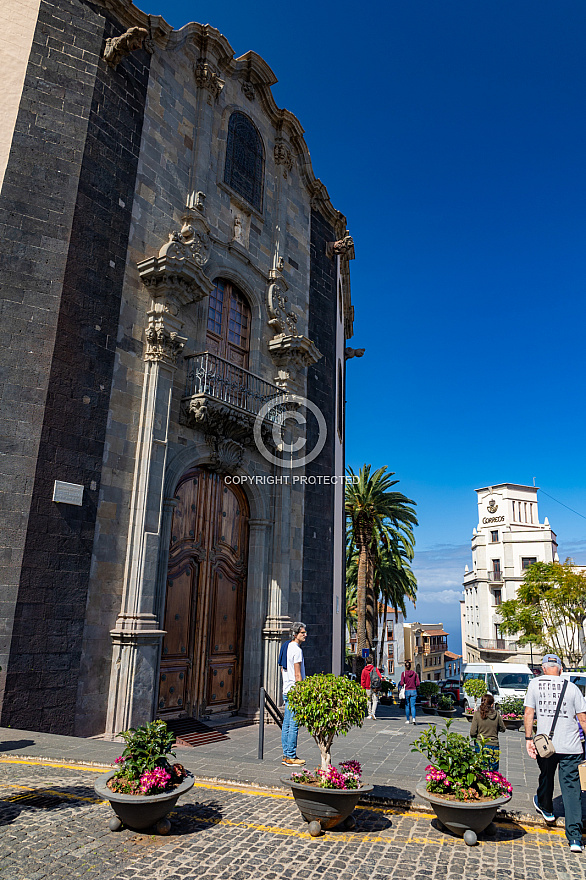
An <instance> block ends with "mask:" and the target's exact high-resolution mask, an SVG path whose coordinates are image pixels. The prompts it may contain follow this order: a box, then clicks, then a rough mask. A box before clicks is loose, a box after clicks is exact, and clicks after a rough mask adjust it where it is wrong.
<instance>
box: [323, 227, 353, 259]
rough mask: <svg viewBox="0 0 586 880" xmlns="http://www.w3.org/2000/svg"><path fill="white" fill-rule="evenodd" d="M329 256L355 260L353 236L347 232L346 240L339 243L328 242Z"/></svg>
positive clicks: (342, 239) (343, 239)
mask: <svg viewBox="0 0 586 880" xmlns="http://www.w3.org/2000/svg"><path fill="white" fill-rule="evenodd" d="M326 249H327V255H328V257H330V258H333V257H347V258H348V259H349V260H353V259H354V241H353V239H352V236H351V235H350V233H349V232H348V230H346V234H345V235H344V238H341V239H340V240H339V241H328V243H327V245H326Z"/></svg>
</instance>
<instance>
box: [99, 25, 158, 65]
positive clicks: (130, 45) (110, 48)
mask: <svg viewBox="0 0 586 880" xmlns="http://www.w3.org/2000/svg"><path fill="white" fill-rule="evenodd" d="M148 35H149V32H148V31H147V29H146V28H140V27H131V28H128V30H127V31H125V33H123V34H120V36H119V37H109V38H108V39H107V40H106V46H105V48H104V61H106V62H107V63H108V64H109V65H110V67H116V66H117V65H118V64H119V63H120V61H122V59H123V58H126V56H127V55H130V53H131V52H136V50H137V49H142V46H143V42H144V40H146V38H147V37H148Z"/></svg>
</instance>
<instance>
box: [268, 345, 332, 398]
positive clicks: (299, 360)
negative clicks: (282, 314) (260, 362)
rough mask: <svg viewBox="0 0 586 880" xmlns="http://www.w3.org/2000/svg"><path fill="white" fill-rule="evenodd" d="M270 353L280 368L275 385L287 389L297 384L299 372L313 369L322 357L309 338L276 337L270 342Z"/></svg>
mask: <svg viewBox="0 0 586 880" xmlns="http://www.w3.org/2000/svg"><path fill="white" fill-rule="evenodd" d="M269 353H270V355H271V357H272V358H273V360H274V362H275V363H276V365H277V367H278V368H279V372H278V375H277V376H276V377H275V384H276V385H278V386H279V387H287V385H288V384H289V382H295V381H296V379H297V374H298V372H299V370H302V369H305V368H306V367H311V366H312V365H313V364H316V363H317V362H318V361H319V359H320V358H321V357H322V354H321V352H320V351H319V350H318V348H317V347H316V345H315V343H313V342H312V341H311V339H308V338H307V336H287V335H285V334H282V335H280V336H275V338H274V339H271V341H270V342H269Z"/></svg>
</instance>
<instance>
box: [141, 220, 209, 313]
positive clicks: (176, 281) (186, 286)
mask: <svg viewBox="0 0 586 880" xmlns="http://www.w3.org/2000/svg"><path fill="white" fill-rule="evenodd" d="M209 253H210V238H209V226H208V225H207V223H206V221H205V220H204V218H203V217H201V216H198V217H197V218H194V217H192V216H191V215H188V216H187V217H185V218H184V225H183V227H182V229H181V232H170V233H169V240H168V241H167V242H166V243H165V244H164V245H163V247H162V248H161V250H160V251H159V255H158V257H149V258H148V259H147V260H142V261H141V262H140V263H138V271H139V273H140V277H141V280H142V283H143V284H144V286H145V287H146V288H147V289H148V290H149V291H150V292H151V295H152V296H153V298H157V297H167V298H168V297H169V296H171V297H172V298H173V299H174V300H175V301H176V302H177V304H178V305H179V306H182V305H187V304H188V303H190V302H199V300H201V299H203V298H204V297H205V296H207V295H208V294H209V293H210V291H211V290H212V288H213V285H212V283H211V281H210V280H209V279H208V278H207V277H206V276H205V275H204V273H203V271H202V269H203V266H205V264H206V263H207V261H208V258H209Z"/></svg>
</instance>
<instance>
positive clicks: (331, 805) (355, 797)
mask: <svg viewBox="0 0 586 880" xmlns="http://www.w3.org/2000/svg"><path fill="white" fill-rule="evenodd" d="M281 782H282V784H283V785H286V786H288V787H289V788H290V789H291V791H292V793H293V797H294V798H295V803H296V804H297V806H298V807H299V812H300V813H301V815H302V816H303V818H304V819H305V821H306V822H318V823H319V825H320V826H321V829H322V831H327V830H328V829H329V828H335V827H336V825H339V824H340V822H344V821H348V820H349V819H350V817H351V814H352V810H353V809H354V807H355V806H356V804H357V803H358V801H359V800H360V798H361V797H362V795H363V794H366V793H367V792H369V791H372V789H373V788H374V786H373V785H363V786H362V787H361V788H352V789H346V790H345V789H341V788H317V787H316V786H315V785H303V784H302V783H300V782H293V780H292V779H290V778H289V777H288V776H281ZM354 824H355V823H354V819H353V818H352V821H351V822H349V821H348V827H349V828H353V827H354Z"/></svg>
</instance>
